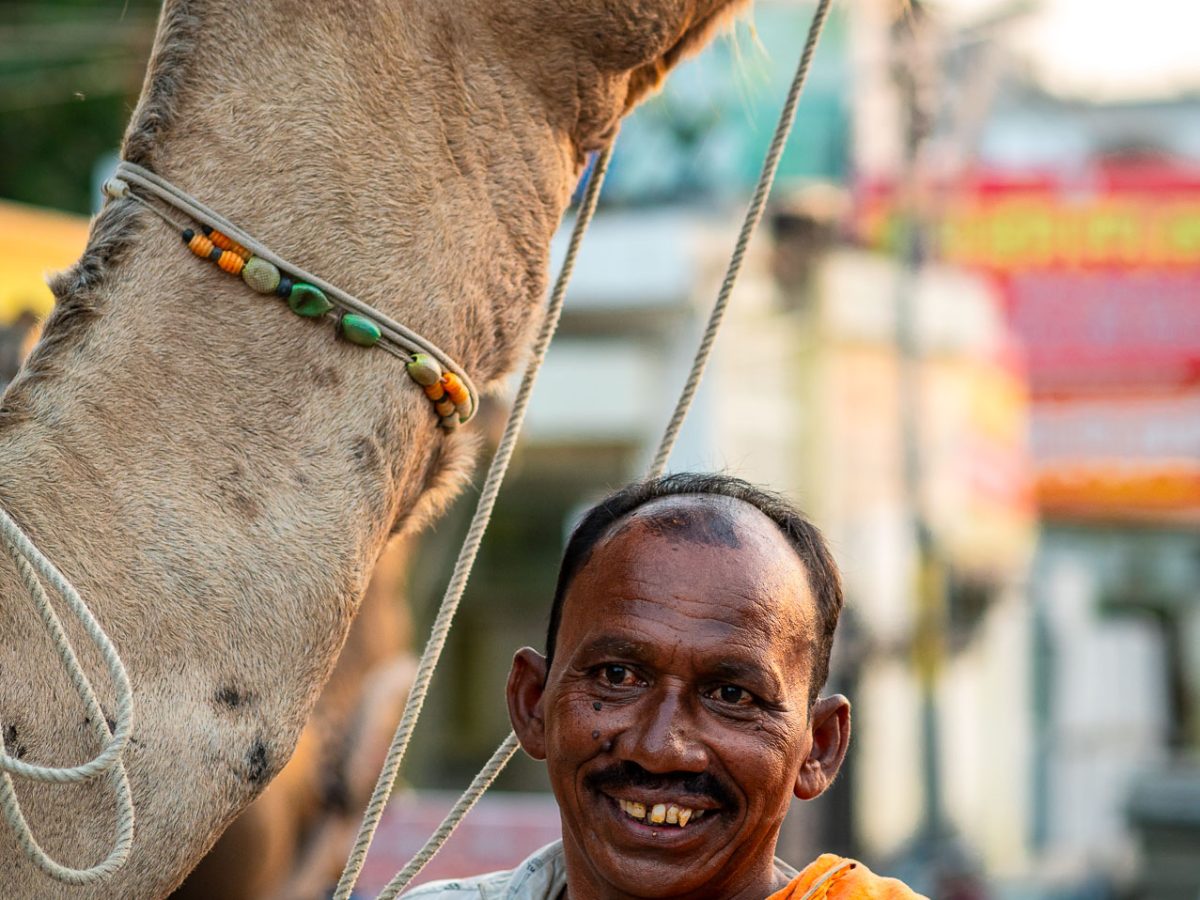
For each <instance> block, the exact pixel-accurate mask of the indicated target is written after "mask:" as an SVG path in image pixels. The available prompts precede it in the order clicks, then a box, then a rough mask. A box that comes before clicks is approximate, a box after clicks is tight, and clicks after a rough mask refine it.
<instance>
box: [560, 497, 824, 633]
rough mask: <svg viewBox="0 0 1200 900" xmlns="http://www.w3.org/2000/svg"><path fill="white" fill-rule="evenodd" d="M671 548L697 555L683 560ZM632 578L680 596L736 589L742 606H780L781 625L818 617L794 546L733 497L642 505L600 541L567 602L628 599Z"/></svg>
mask: <svg viewBox="0 0 1200 900" xmlns="http://www.w3.org/2000/svg"><path fill="white" fill-rule="evenodd" d="M664 544H666V545H668V546H667V547H664ZM670 545H676V546H675V549H676V550H680V551H683V550H691V551H693V552H691V553H686V554H685V556H684V559H685V560H686V562H684V561H682V560H680V559H679V558H677V557H676V555H675V554H674V553H672V552H670ZM696 550H700V551H702V552H701V553H699V554H697V553H695V552H694V551H696ZM629 578H633V579H635V580H638V581H642V582H643V583H645V582H654V581H662V580H664V579H665V580H669V581H670V582H671V584H672V585H674V586H675V587H677V588H678V591H679V593H680V595H683V594H691V595H693V596H704V595H705V594H706V593H708V591H709V589H711V590H712V591H713V592H714V596H716V595H721V594H722V593H725V592H728V591H731V590H732V591H734V592H736V593H738V594H740V595H741V596H742V598H743V599H744V600H753V601H755V602H757V603H758V604H760V605H763V606H766V607H777V608H776V609H774V610H773V611H771V612H769V613H768V616H769V618H772V619H776V620H777V621H781V619H779V617H780V616H782V620H789V621H792V622H795V623H796V624H802V623H804V624H807V623H810V622H811V621H813V620H814V616H815V608H814V606H815V604H814V600H813V597H812V594H811V590H810V582H809V577H808V571H807V568H806V567H805V565H804V563H803V561H802V560H801V559H800V557H799V555H798V554H797V552H796V549H795V547H794V546H793V545H792V544H791V542H790V541H789V540H788V538H787V537H785V536H784V534H783V533H782V532H781V531H780V529H779V527H778V526H777V525H776V524H775V522H774V521H772V520H771V519H769V518H767V516H766V515H764V514H763V513H762V512H761V511H759V510H758V509H757V508H756V507H754V506H752V505H751V504H749V503H745V502H743V501H741V500H737V499H734V498H730V497H723V496H712V495H693V494H682V495H675V496H671V497H665V498H660V499H657V500H654V501H651V502H649V503H646V504H644V505H643V506H641V507H639V508H638V509H637V510H635V511H634V512H633V513H631V514H630V515H628V516H626V517H625V518H623V519H622V520H621V521H619V522H617V523H614V525H613V526H612V528H611V529H610V531H609V533H608V534H606V535H604V537H602V538H601V539H600V540H599V541H597V543H596V546H595V547H594V549H593V551H592V553H591V554H590V555H589V558H588V559H587V560H586V561H585V562H584V564H583V565H582V566H581V568H580V571H579V573H578V575H577V576H576V578H575V579H574V582H573V583H572V586H571V588H570V589H569V590H568V596H570V595H571V594H573V593H575V592H576V589H578V588H584V586H585V585H587V587H586V588H584V589H585V590H588V591H589V592H590V591H594V590H596V589H597V588H599V589H600V592H601V593H602V594H605V593H609V591H616V592H618V593H624V592H625V591H626V590H627V585H625V584H622V583H623V582H626V581H627V579H629ZM630 599H632V598H630ZM658 599H663V595H662V594H661V593H660V594H659V595H658ZM610 602H611V601H610ZM567 605H568V606H571V605H572V604H567Z"/></svg>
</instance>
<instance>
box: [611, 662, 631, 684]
mask: <svg viewBox="0 0 1200 900" xmlns="http://www.w3.org/2000/svg"><path fill="white" fill-rule="evenodd" d="M604 680H605V681H607V682H608V683H609V684H620V685H628V684H632V683H633V673H632V672H630V671H629V667H628V666H618V665H615V664H613V665H608V666H605V667H604Z"/></svg>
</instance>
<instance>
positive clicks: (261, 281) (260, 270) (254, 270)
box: [242, 256, 279, 294]
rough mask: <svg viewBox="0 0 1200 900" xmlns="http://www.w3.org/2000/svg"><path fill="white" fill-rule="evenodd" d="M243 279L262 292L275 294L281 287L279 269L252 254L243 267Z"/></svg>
mask: <svg viewBox="0 0 1200 900" xmlns="http://www.w3.org/2000/svg"><path fill="white" fill-rule="evenodd" d="M242 281H244V282H246V284H248V285H249V286H250V287H251V288H252V289H253V290H256V291H258V292H259V293H260V294H273V293H275V288H277V287H279V270H278V269H277V268H275V266H274V265H273V264H271V263H269V262H267V261H266V260H265V259H260V258H259V257H257V256H252V257H250V259H249V260H247V261H246V266H245V268H243V269H242Z"/></svg>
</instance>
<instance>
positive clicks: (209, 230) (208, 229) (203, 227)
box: [200, 225, 213, 237]
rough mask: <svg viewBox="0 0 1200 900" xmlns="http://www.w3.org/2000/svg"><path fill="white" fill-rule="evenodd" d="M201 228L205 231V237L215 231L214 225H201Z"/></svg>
mask: <svg viewBox="0 0 1200 900" xmlns="http://www.w3.org/2000/svg"><path fill="white" fill-rule="evenodd" d="M200 230H201V231H203V232H204V236H205V237H208V236H209V235H210V234H212V231H213V230H212V227H211V226H209V225H201V226H200Z"/></svg>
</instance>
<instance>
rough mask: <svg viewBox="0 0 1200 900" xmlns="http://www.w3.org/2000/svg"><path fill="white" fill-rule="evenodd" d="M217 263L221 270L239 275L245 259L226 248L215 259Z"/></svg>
mask: <svg viewBox="0 0 1200 900" xmlns="http://www.w3.org/2000/svg"><path fill="white" fill-rule="evenodd" d="M217 265H218V266H220V267H221V270H222V271H224V272H228V273H229V274H230V275H241V274H242V269H243V268H244V267H245V265H246V261H245V260H244V259H242V258H241V257H240V256H238V255H237V254H236V253H234V252H233V251H232V250H226V251H225V252H224V253H222V254H221V257H220V259H218V260H217Z"/></svg>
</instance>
